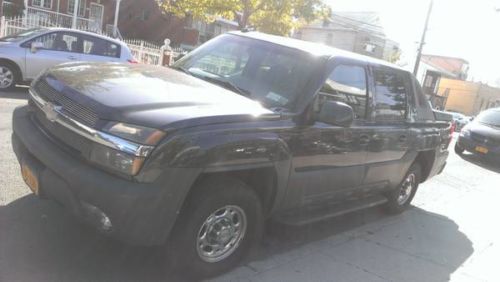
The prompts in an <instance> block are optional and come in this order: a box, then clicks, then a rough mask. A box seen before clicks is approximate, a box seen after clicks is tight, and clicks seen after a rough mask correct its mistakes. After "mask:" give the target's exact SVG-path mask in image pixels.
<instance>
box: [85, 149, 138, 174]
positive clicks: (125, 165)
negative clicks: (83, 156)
mask: <svg viewBox="0 0 500 282" xmlns="http://www.w3.org/2000/svg"><path fill="white" fill-rule="evenodd" d="M90 160H91V161H92V162H94V163H96V164H99V165H101V166H104V167H107V168H110V169H112V170H115V171H119V172H121V173H124V174H127V175H136V174H137V173H138V172H139V170H140V169H141V167H142V164H143V163H144V157H137V156H133V155H129V154H127V153H124V152H121V151H118V150H115V149H112V148H110V147H106V146H103V145H100V144H94V146H93V148H92V152H91V153H90Z"/></svg>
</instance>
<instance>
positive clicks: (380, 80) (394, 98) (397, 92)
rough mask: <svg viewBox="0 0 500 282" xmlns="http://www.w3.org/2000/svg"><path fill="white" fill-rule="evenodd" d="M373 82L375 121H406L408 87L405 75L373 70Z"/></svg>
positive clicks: (389, 70) (378, 69)
mask: <svg viewBox="0 0 500 282" xmlns="http://www.w3.org/2000/svg"><path fill="white" fill-rule="evenodd" d="M373 77H374V82H375V109H374V114H375V119H376V120H393V121H401V120H404V119H406V109H407V101H406V99H407V93H408V87H407V83H406V81H405V75H404V74H403V73H401V72H398V71H396V70H391V69H382V68H376V69H374V70H373Z"/></svg>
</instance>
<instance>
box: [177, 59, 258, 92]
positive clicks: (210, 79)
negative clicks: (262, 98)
mask: <svg viewBox="0 0 500 282" xmlns="http://www.w3.org/2000/svg"><path fill="white" fill-rule="evenodd" d="M171 68H173V69H174V70H178V71H181V72H183V73H186V74H189V75H192V76H195V77H197V78H200V79H203V80H205V81H208V82H211V83H214V84H217V85H219V86H222V87H224V88H226V89H229V90H231V91H233V92H236V93H238V94H240V95H242V96H245V97H250V96H251V95H252V93H250V91H248V90H246V89H243V88H240V87H238V86H236V85H235V84H234V83H232V82H230V81H227V80H222V79H217V78H215V77H210V76H204V75H200V74H197V73H193V72H190V71H189V70H188V69H185V68H183V67H176V66H171Z"/></svg>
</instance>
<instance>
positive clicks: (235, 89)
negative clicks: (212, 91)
mask: <svg viewBox="0 0 500 282" xmlns="http://www.w3.org/2000/svg"><path fill="white" fill-rule="evenodd" d="M196 76H197V75H196ZM197 77H199V78H201V79H203V80H206V81H208V82H212V83H214V84H217V85H219V86H222V87H224V88H226V89H229V90H231V91H233V92H236V93H238V94H240V95H242V96H245V97H250V96H251V95H252V93H250V91H248V90H246V89H243V88H240V87H238V86H236V85H235V84H234V83H232V82H231V81H227V80H222V79H217V78H214V77H209V76H202V75H200V76H197Z"/></svg>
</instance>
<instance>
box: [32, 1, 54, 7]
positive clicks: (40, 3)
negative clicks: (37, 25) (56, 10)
mask: <svg viewBox="0 0 500 282" xmlns="http://www.w3.org/2000/svg"><path fill="white" fill-rule="evenodd" d="M31 4H32V5H33V6H35V7H42V8H46V9H52V0H33V1H32V2H31Z"/></svg>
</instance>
